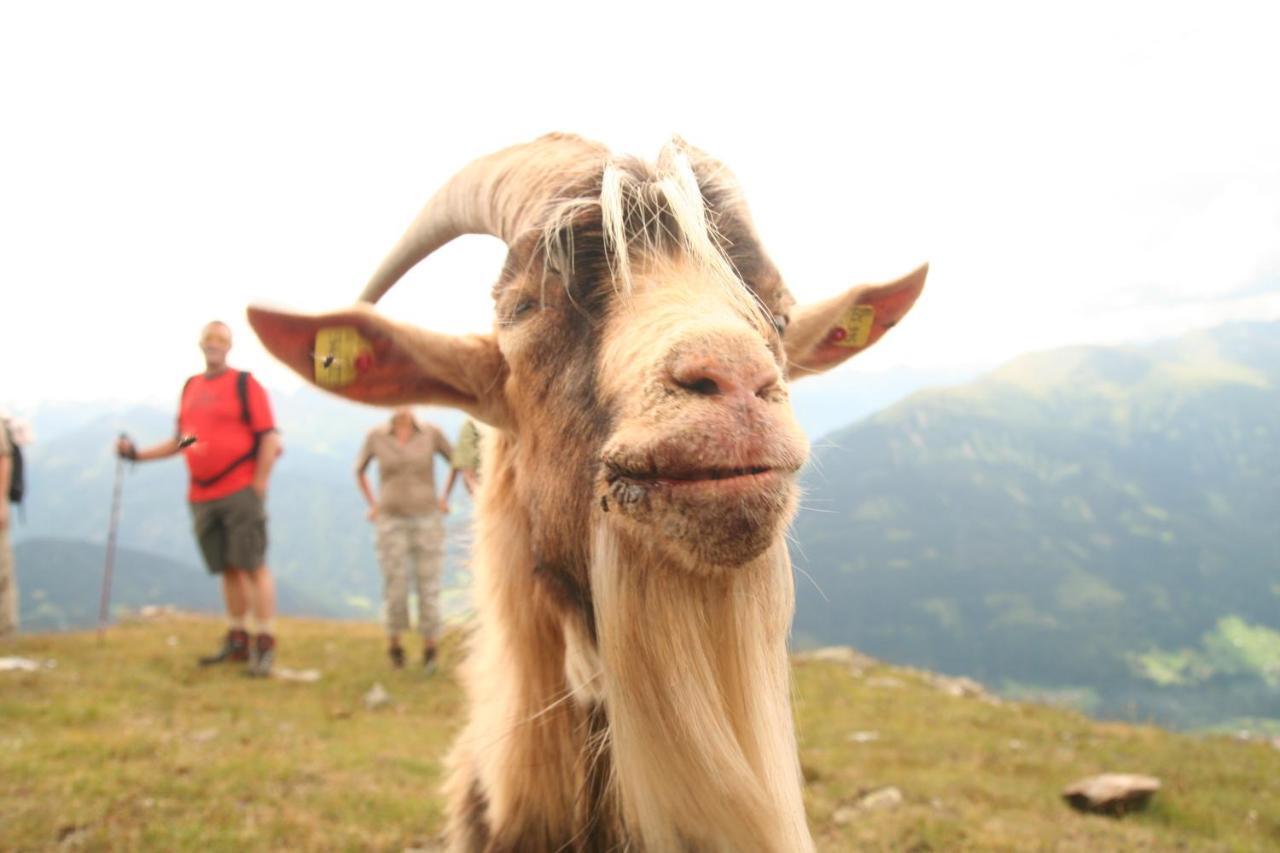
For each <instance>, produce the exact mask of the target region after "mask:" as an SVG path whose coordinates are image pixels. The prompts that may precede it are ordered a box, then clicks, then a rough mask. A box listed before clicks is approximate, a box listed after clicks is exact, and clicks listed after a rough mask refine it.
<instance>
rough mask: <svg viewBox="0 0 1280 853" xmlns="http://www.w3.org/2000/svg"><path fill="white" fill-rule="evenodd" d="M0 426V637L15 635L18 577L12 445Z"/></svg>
mask: <svg viewBox="0 0 1280 853" xmlns="http://www.w3.org/2000/svg"><path fill="white" fill-rule="evenodd" d="M2 421H3V423H0V638H4V637H8V636H10V635H11V634H16V633H17V632H18V577H17V575H16V574H15V572H14V569H13V547H12V546H11V545H10V543H9V523H10V521H11V520H12V518H13V507H12V505H11V502H10V488H11V487H12V486H13V485H15V484H16V482H17V481H16V480H15V479H14V474H15V465H14V461H15V459H16V458H17V456H16V453H17V451H16V445H15V444H14V442H13V439H12V437H11V435H10V433H9V419H8V418H7V417H4V418H2Z"/></svg>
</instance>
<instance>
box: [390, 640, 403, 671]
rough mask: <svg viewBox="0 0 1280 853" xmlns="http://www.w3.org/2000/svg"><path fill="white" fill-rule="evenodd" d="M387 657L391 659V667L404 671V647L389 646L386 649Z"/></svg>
mask: <svg viewBox="0 0 1280 853" xmlns="http://www.w3.org/2000/svg"><path fill="white" fill-rule="evenodd" d="M387 655H388V656H389V657H390V658H391V665H392V666H393V667H395V668H396V669H404V647H403V646H398V645H397V646H391V647H390V648H389V649H387Z"/></svg>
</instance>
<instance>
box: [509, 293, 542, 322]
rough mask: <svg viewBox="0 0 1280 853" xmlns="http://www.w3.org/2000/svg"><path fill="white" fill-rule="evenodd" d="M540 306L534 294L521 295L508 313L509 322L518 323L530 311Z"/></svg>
mask: <svg viewBox="0 0 1280 853" xmlns="http://www.w3.org/2000/svg"><path fill="white" fill-rule="evenodd" d="M537 307H538V300H537V299H534V298H533V297H532V296H525V297H521V299H520V300H519V301H518V302H516V304H515V305H513V306H512V307H511V311H510V313H508V314H507V323H508V324H510V323H516V322H518V321H520V320H522V319H523V318H524V317H526V316H528V314H529V312H531V311H533V310H534V309H535V308H537Z"/></svg>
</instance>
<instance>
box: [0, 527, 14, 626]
mask: <svg viewBox="0 0 1280 853" xmlns="http://www.w3.org/2000/svg"><path fill="white" fill-rule="evenodd" d="M17 630H18V578H17V576H16V575H15V574H14V572H13V549H12V548H11V547H9V528H7V527H6V528H4V529H0V637H3V636H6V635H7V634H12V633H14V632H15V631H17Z"/></svg>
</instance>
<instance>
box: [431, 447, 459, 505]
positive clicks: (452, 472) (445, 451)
mask: <svg viewBox="0 0 1280 853" xmlns="http://www.w3.org/2000/svg"><path fill="white" fill-rule="evenodd" d="M435 432H436V439H435V444H436V453H438V454H440V455H441V456H442V457H444V461H445V462H448V463H449V482H448V483H447V484H446V485H445V487H444V492H442V493H441V495H440V497H439V498H438V499H437V500H436V506H438V507H440V511H441V512H443V513H445V514H448V512H449V494H450V493H451V492H452V491H453V481H454V478H455V477H457V475H458V469H457V468H454V467H453V446H452V445H450V444H449V439H447V438H445V437H444V433H443V432H441V431H440V430H438V429H437V430H436V431H435Z"/></svg>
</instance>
